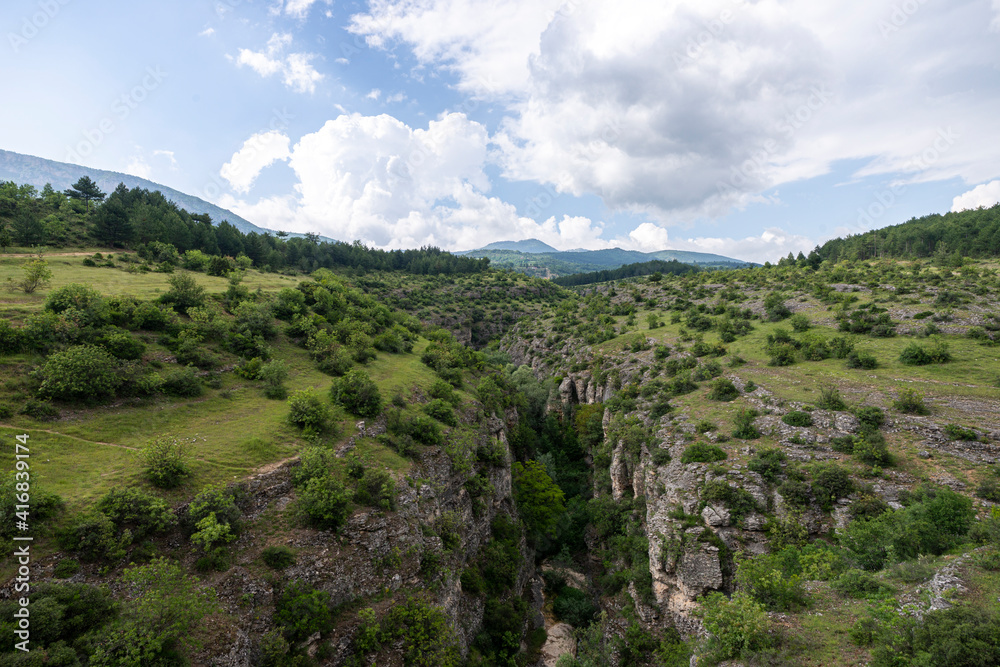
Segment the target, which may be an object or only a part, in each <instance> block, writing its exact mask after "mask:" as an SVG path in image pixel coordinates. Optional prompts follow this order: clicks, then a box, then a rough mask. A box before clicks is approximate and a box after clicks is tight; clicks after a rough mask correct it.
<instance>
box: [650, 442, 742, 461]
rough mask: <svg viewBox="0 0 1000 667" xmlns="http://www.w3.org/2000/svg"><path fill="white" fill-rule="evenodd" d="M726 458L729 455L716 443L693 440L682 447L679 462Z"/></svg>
mask: <svg viewBox="0 0 1000 667" xmlns="http://www.w3.org/2000/svg"><path fill="white" fill-rule="evenodd" d="M663 451H666V450H663ZM727 458H729V455H728V454H726V451H725V450H724V449H722V448H721V447H719V446H718V445H713V444H711V443H707V442H695V443H692V444H690V445H688V446H687V447H686V448H685V449H684V453H683V454H681V463H714V462H715V461H725V460H726V459H727Z"/></svg>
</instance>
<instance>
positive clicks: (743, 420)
mask: <svg viewBox="0 0 1000 667" xmlns="http://www.w3.org/2000/svg"><path fill="white" fill-rule="evenodd" d="M757 415H758V412H757V411H756V410H754V409H753V408H742V407H741V408H738V409H737V410H736V414H735V415H734V416H733V425H734V427H735V428H734V429H733V437H734V438H741V439H743V440H756V439H757V438H759V437H760V431H758V430H757V427H756V426H754V423H753V421H754V419H756V418H757Z"/></svg>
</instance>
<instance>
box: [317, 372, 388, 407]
mask: <svg viewBox="0 0 1000 667" xmlns="http://www.w3.org/2000/svg"><path fill="white" fill-rule="evenodd" d="M330 397H331V398H332V399H333V402H334V403H337V404H338V405H341V406H343V407H344V409H345V410H347V411H348V412H350V413H351V414H355V415H357V416H359V417H377V416H378V415H379V414H380V413H381V412H382V405H383V403H382V394H381V393H380V392H379V389H378V385H376V384H375V383H374V382H373V381H372V379H371V378H370V377H369V376H368V373H365V372H364V371H362V370H357V369H356V370H353V371H348V372H347V373H346V374H345V375H344V376H343V377H342V378H339V379H335V380H334V381H333V385H332V386H331V387H330Z"/></svg>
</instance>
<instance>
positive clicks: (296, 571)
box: [0, 189, 1000, 667]
mask: <svg viewBox="0 0 1000 667" xmlns="http://www.w3.org/2000/svg"><path fill="white" fill-rule="evenodd" d="M15 190H16V189H15ZM0 194H10V193H6V192H5V193H0ZM59 196H61V195H58V193H55V194H52V193H50V194H49V195H42V196H36V194H31V193H30V192H29V191H28V190H25V189H21V190H16V191H15V192H14V193H13V194H10V197H9V199H10V201H13V202H15V204H14V205H13V211H12V212H11V211H7V210H6V209H4V210H3V211H0V213H3V215H0V222H2V223H3V224H5V225H6V224H10V225H11V226H12V227H13V228H14V229H15V230H16V231H18V233H20V232H21V231H23V230H24V229H28V225H27V223H26V221H27V220H29V219H35V218H37V219H38V220H39V221H43V220H49V218H50V216H53V215H56V214H57V213H58V212H60V211H62V213H63V214H65V216H66V220H67V221H68V222H66V224H67V225H69V228H70V232H72V233H69V232H68V233H67V235H68V237H76V236H79V237H80V238H86V239H87V243H88V244H93V243H95V238H93V237H92V236H88V235H89V234H91V233H92V231H93V230H94V229H96V228H95V227H94V225H95V224H96V221H97V220H99V219H101V218H100V217H99V216H102V215H107V213H106V212H105V213H101V209H103V208H104V207H106V206H109V204H108V203H104V204H102V205H101V206H99V207H97V210H92V211H90V212H87V211H85V210H82V209H80V206H82V204H80V203H79V202H75V203H74V202H65V203H62V202H60V203H58V204H56V203H54V202H55V199H56V198H58V197H59ZM46 197H49V198H51V199H52V201H47V200H46ZM118 197H119V198H120V202H119V203H120V204H121V206H122V211H123V212H124V213H123V215H124V218H125V220H126V222H128V223H130V224H132V223H135V224H136V228H137V229H145V230H146V232H147V233H152V232H151V230H152V229H153V228H152V227H148V226H145V223H143V222H142V221H143V220H145V219H147V218H143V217H142V216H143V215H146V214H148V211H147V212H146V213H144V211H146V208H144V207H149V209H150V210H159V209H158V207H160V206H163V207H165V208H164V209H163V210H170V211H173V213H174V214H176V216H177V220H179V221H180V223H177V220H174V219H173V218H171V220H173V223H172V224H180V225H184V228H185V229H188V230H189V231H192V230H203V231H204V230H206V229H215V230H218V229H222V230H224V231H223V236H222V237H220V238H216V240H215V244H216V246H215V248H214V250H213V251H212V252H209V251H210V250H212V249H211V248H209V247H208V246H206V245H204V241H199V243H202V246H201V248H202V249H193V248H184V247H181V248H178V247H175V246H173V245H171V244H168V243H167V241H168V240H169V238H168V237H167V236H160V237H151V238H150V239H147V240H145V241H144V242H143V243H137V241H135V240H132V241H129V242H127V243H124V244H123V245H124V246H125V247H107V246H99V245H98V246H95V245H87V246H86V247H85V246H83V245H76V246H74V245H72V244H70V243H67V245H66V246H65V247H63V248H60V249H51V248H50V249H47V250H45V251H44V252H42V253H41V254H30V253H26V252H18V253H10V254H8V255H6V256H4V255H0V282H2V283H6V284H7V285H8V287H9V289H8V291H7V293H6V295H5V296H4V297H3V298H0V377H2V378H3V381H2V382H0V433H3V434H4V435H5V437H7V438H8V441H9V442H10V443H11V446H10V447H9V448H8V449H7V450H6V454H3V456H2V457H0V458H3V461H4V465H6V466H7V470H9V471H11V473H13V472H15V471H16V469H17V465H18V463H17V461H18V460H22V461H26V463H25V464H24V466H22V468H24V469H23V470H22V472H25V473H27V476H28V480H29V481H30V484H29V489H30V498H31V510H30V514H28V515H27V516H28V518H27V519H22V518H21V517H19V516H17V515H16V514H15V511H14V509H15V505H16V504H17V502H19V501H17V493H19V492H23V489H19V488H18V487H17V486H16V484H18V483H28V482H24V481H23V479H24V478H23V477H22V478H14V477H13V476H8V477H5V480H6V481H5V482H4V484H3V486H2V489H0V491H2V493H3V496H4V503H3V504H0V508H6V509H4V510H3V512H4V517H3V518H4V521H3V522H0V525H3V526H4V528H3V534H2V535H0V537H2V539H3V542H2V544H3V548H4V549H5V550H6V551H5V553H7V554H8V555H10V554H12V553H13V550H14V548H15V546H16V543H15V542H14V541H13V538H14V537H15V536H21V535H23V534H28V535H30V536H31V537H33V542H32V543H31V564H30V573H31V583H32V587H33V588H32V595H33V600H34V602H33V606H32V608H31V623H32V626H31V627H32V634H31V638H32V639H31V641H32V649H33V651H34V652H35V657H34V658H33V659H36V660H37V659H42V660H48V661H49V662H53V661H56V660H59V661H62V663H63V664H94V665H97V664H108V665H119V664H136V665H139V664H143V665H144V664H176V663H178V661H181V660H186V661H187V662H188V663H189V664H193V665H221V666H226V667H237V666H239V667H244V666H250V665H323V666H330V667H334V666H336V667H355V666H356V665H359V664H363V665H370V664H376V665H391V666H394V665H400V666H403V665H410V664H412V665H428V664H433V665H435V666H438V665H440V666H441V667H458V666H460V665H462V666H465V665H467V666H470V667H485V666H493V665H498V666H504V667H509V665H525V666H529V665H530V666H532V667H535V666H536V665H537V666H544V667H556V663H557V662H558V667H591V666H593V665H613V666H624V665H630V666H631V665H635V666H639V667H645V666H648V667H653V666H656V667H680V666H681V665H683V666H685V667H686V666H687V665H689V664H691V658H692V656H694V657H695V658H696V659H697V662H698V664H700V665H712V664H725V665H734V664H747V665H750V664H760V665H765V664H766V665H816V666H819V665H823V666H824V667H826V666H833V667H847V666H858V667H860V666H861V665H872V666H874V667H888V666H890V665H898V664H934V665H975V664H993V663H994V662H996V661H998V660H1000V654H997V648H996V647H998V646H1000V602H998V600H1000V548H998V546H1000V509H997V508H998V503H1000V463H998V462H1000V360H998V359H997V355H996V349H997V348H996V345H997V343H998V340H1000V264H998V262H997V261H996V260H995V259H988V260H969V259H961V258H958V259H957V260H956V258H955V257H953V256H952V255H950V254H948V255H944V256H940V257H935V259H934V260H933V261H926V260H917V261H914V260H890V259H884V260H878V261H870V260H869V261H859V260H850V259H844V258H839V259H838V260H837V261H836V262H834V261H831V260H823V259H820V258H819V257H818V256H812V255H811V256H810V258H808V259H806V258H804V259H803V260H802V261H800V262H796V261H794V260H793V261H790V262H789V261H783V262H782V263H781V265H778V266H767V267H747V268H741V269H736V270H721V271H695V270H689V269H686V270H685V271H684V272H682V273H677V274H676V275H675V274H672V273H670V272H663V273H658V274H654V275H650V276H642V277H637V278H627V279H619V280H615V281H614V282H603V283H587V284H583V285H579V286H577V287H574V288H572V289H567V288H564V287H561V286H559V285H557V284H553V282H552V281H549V280H542V279H538V278H533V277H529V276H525V275H523V274H522V273H519V272H516V271H512V270H509V269H500V270H498V269H495V268H491V267H490V266H488V265H487V264H486V263H485V262H482V261H481V260H475V259H472V258H464V257H455V256H453V255H448V254H447V253H440V251H436V252H435V251H434V250H433V249H429V250H428V249H425V250H422V251H405V252H398V253H384V252H382V251H377V250H371V249H367V248H363V247H357V246H353V245H350V246H348V245H347V244H328V243H314V242H313V241H311V240H306V239H291V240H288V241H283V240H280V239H273V237H272V240H273V242H274V245H273V246H269V250H273V252H274V253H276V254H275V255H272V256H269V255H268V254H266V253H265V254H264V255H257V256H251V254H250V252H240V253H235V254H232V255H231V256H230V257H228V258H227V257H226V256H225V254H222V250H221V245H222V244H223V243H235V242H236V241H238V242H239V243H240V244H242V245H241V246H240V247H241V248H244V249H246V248H247V247H248V245H250V246H252V245H253V244H254V243H256V241H253V240H252V239H256V238H257V235H255V234H253V233H251V234H246V235H244V234H242V233H241V232H239V231H238V230H235V229H232V228H231V227H230V226H228V225H220V226H219V227H218V228H212V227H206V226H205V225H203V224H202V223H201V222H200V221H199V220H198V219H197V218H193V217H191V216H190V215H187V214H186V213H185V215H187V217H186V218H185V215H181V212H180V211H179V210H175V209H176V207H173V208H171V206H170V205H168V204H165V203H162V202H161V201H160V198H157V197H156V196H155V195H154V193H145V192H144V191H142V190H134V191H133V190H130V191H128V192H125V193H123V194H119V195H118ZM74 206H75V207H76V209H79V210H76V209H74V210H70V209H71V208H72V207H74ZM115 206H116V205H114V204H112V208H114V207H115ZM46 207H49V208H46ZM32 216H35V217H32ZM154 217H155V216H154ZM189 223H191V224H193V225H194V226H192V227H190V228H188V227H187V225H188V224H189ZM46 224H47V225H49V226H51V220H49V222H48V223H46ZM199 225H200V226H199ZM43 227H44V228H45V229H48V228H49V227H46V226H45V225H43ZM180 229H181V227H179V226H178V227H170V226H166V227H164V228H163V231H164V233H167V232H170V233H172V234H174V235H175V236H177V237H178V238H186V237H185V236H184V235H183V234H181V233H180V232H179V230H180ZM229 229H232V231H231V232H230V231H227V230H229ZM170 230H173V231H172V232H171V231H170ZM199 233H201V232H199ZM205 233H207V232H205ZM213 233H215V232H213ZM220 239H221V240H220ZM268 243H271V241H268ZM251 252H254V254H256V251H254V250H252V249H251ZM496 252H504V251H496ZM506 252H511V251H506ZM289 253H292V254H291V255H289ZM226 254H229V253H226ZM269 257H270V258H269ZM279 257H280V258H281V259H282V261H283V263H282V264H278V263H277V262H276V259H277V258H279ZM288 257H294V258H295V260H294V261H289V260H288V259H287V258H288ZM279 266H280V270H279V268H278V267H279ZM32 276H34V277H35V278H36V279H37V280H36V281H35V282H32V281H30V280H28V279H29V278H31V277H32ZM18 436H20V437H21V439H22V444H23V445H24V446H25V447H26V448H27V450H28V458H27V459H16V458H15V447H14V446H13V443H14V442H15V441H16V440H15V439H16V437H18ZM17 521H23V522H24V523H25V524H27V525H28V528H29V530H28V531H26V532H25V533H21V532H19V529H18V524H17ZM4 563H5V564H4V566H3V568H2V572H3V575H4V576H3V579H4V581H5V582H6V585H5V586H3V587H2V588H0V590H3V593H2V594H0V607H3V609H4V618H8V619H10V618H14V616H13V614H14V612H15V610H16V609H17V606H18V603H17V598H16V596H15V593H14V585H15V581H16V570H15V561H14V560H13V559H12V558H7V559H5V560H4ZM150 601H154V602H150ZM167 612H169V613H167ZM57 621H58V622H57ZM0 623H8V625H6V626H5V627H8V628H9V627H10V625H9V622H5V621H0ZM958 628H960V631H959V630H958ZM10 644H11V643H8V647H7V648H5V649H0V661H6V662H4V663H3V664H7V663H9V664H12V665H20V664H28V663H24V662H23V660H22V661H20V662H19V660H20V659H19V658H18V657H17V655H18V654H17V653H15V652H14V650H13V649H12V648H11V645H10ZM969 647H975V648H974V650H972V652H971V653H970V650H969ZM137 651H138V652H140V653H141V656H142V657H141V658H136V659H134V660H132V658H130V657H129V656H133V655H135V654H136V652H137ZM129 660H132V662H131V663H130V662H128V661H129ZM74 661H75V662H74ZM734 661H735V662H734Z"/></svg>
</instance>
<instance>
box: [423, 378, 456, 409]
mask: <svg viewBox="0 0 1000 667" xmlns="http://www.w3.org/2000/svg"><path fill="white" fill-rule="evenodd" d="M427 393H428V394H429V395H430V397H431V398H438V399H441V400H442V401H447V402H448V403H451V404H452V405H454V406H456V407H457V406H458V404H459V403H461V402H462V398H461V397H460V396H459V395H458V392H456V391H455V389H454V387H452V386H451V385H450V384H449V383H447V382H445V381H444V380H435V381H434V384H432V385H431V387H430V389H428V390H427Z"/></svg>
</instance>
